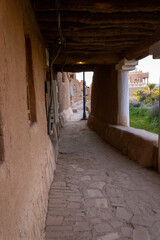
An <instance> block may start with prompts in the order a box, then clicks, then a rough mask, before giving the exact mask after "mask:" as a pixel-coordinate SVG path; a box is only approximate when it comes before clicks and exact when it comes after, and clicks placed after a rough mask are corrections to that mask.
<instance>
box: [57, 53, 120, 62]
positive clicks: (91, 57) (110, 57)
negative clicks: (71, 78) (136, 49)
mask: <svg viewBox="0 0 160 240" xmlns="http://www.w3.org/2000/svg"><path fill="white" fill-rule="evenodd" d="M55 54H56V53H55ZM53 57H54V56H53ZM118 59H119V58H118V55H117V54H115V53H101V54H95V53H94V52H92V54H88V55H86V54H83V53H82V54H75V53H72V54H68V55H67V57H66V62H65V64H69V65H73V64H77V63H78V62H84V63H85V64H95V63H96V64H109V63H110V64H116V63H117V62H118ZM63 62H64V54H62V53H61V54H60V55H59V56H58V57H57V59H56V61H55V63H54V64H60V65H62V64H63Z"/></svg>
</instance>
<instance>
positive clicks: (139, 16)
mask: <svg viewBox="0 0 160 240" xmlns="http://www.w3.org/2000/svg"><path fill="white" fill-rule="evenodd" d="M31 2H32V6H33V9H34V11H35V14H36V18H37V21H38V23H39V26H40V30H41V32H42V35H43V37H44V40H45V44H46V46H47V47H48V48H49V49H52V50H53V58H54V64H55V66H56V67H57V69H58V68H61V67H62V65H63V67H64V70H65V71H79V70H93V68H94V66H95V65H99V64H103V65H105V64H116V63H117V62H118V61H119V60H120V59H122V58H124V57H126V58H127V59H134V58H136V59H140V58H142V57H144V56H146V55H148V48H149V46H150V45H152V44H153V43H155V42H157V41H158V40H160V2H159V1H154V0H153V1H151V0H145V1H144V0H143V1H142V0H139V1H137V0H132V1H131V0H121V1H118V0H101V1H100V0H94V1H93V0H80V1H77V0H68V1H67V0H61V1H59V0H57V1H55V0H31ZM58 19H59V20H58ZM58 26H59V27H58Z"/></svg>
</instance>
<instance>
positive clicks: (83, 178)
mask: <svg viewBox="0 0 160 240" xmlns="http://www.w3.org/2000/svg"><path fill="white" fill-rule="evenodd" d="M91 180H92V178H91V177H90V176H84V177H81V181H91Z"/></svg>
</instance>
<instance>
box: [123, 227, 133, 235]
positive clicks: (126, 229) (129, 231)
mask: <svg viewBox="0 0 160 240" xmlns="http://www.w3.org/2000/svg"><path fill="white" fill-rule="evenodd" d="M121 232H122V234H123V236H124V237H127V238H131V237H132V228H130V227H122V228H121Z"/></svg>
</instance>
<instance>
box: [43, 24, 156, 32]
mask: <svg viewBox="0 0 160 240" xmlns="http://www.w3.org/2000/svg"><path fill="white" fill-rule="evenodd" d="M39 25H40V29H41V30H52V31H57V22H39ZM61 25H62V29H63V30H65V31H83V30H91V29H95V28H99V29H105V28H118V27H121V28H122V27H123V28H140V29H141V28H143V29H156V28H160V22H159V24H152V23H108V24H104V23H103V24H94V25H93V24H85V23H72V22H62V24H61Z"/></svg>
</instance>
